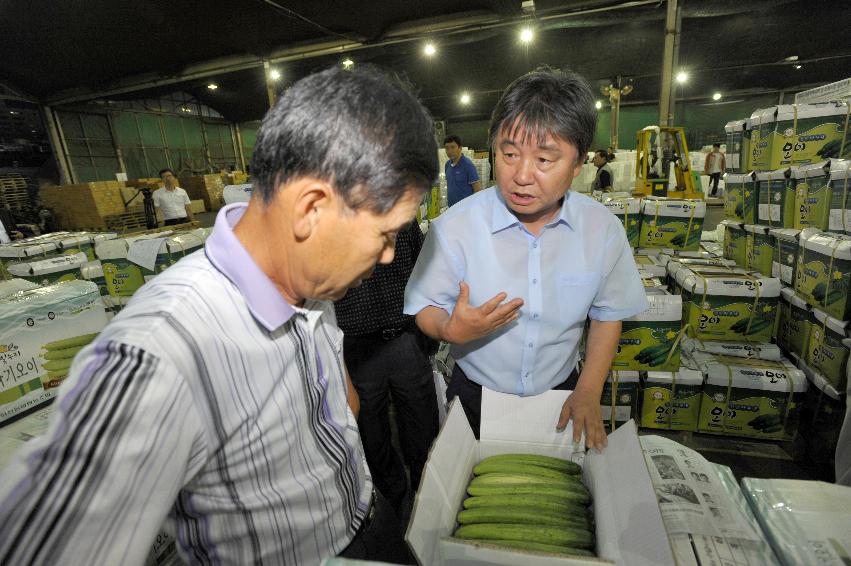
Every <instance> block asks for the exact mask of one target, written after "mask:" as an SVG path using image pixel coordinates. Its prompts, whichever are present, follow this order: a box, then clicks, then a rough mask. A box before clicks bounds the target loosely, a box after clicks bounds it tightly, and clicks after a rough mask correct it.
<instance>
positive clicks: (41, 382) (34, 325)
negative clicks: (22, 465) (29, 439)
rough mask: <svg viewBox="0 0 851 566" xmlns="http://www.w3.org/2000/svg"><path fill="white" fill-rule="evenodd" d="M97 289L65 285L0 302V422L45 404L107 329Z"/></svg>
mask: <svg viewBox="0 0 851 566" xmlns="http://www.w3.org/2000/svg"><path fill="white" fill-rule="evenodd" d="M106 322H107V319H106V314H105V313H104V308H103V302H102V301H101V297H100V293H99V292H98V288H97V285H95V284H94V283H90V282H88V281H66V282H63V283H56V284H54V285H48V286H46V287H39V288H37V289H32V290H29V291H21V292H19V293H15V294H13V295H9V296H8V297H5V298H4V299H2V300H0V423H2V422H3V421H5V420H7V419H10V418H12V417H14V416H16V415H18V414H21V413H23V412H25V411H27V410H29V409H31V408H34V407H36V406H38V405H40V404H42V403H45V402H47V401H48V400H50V399H51V398H53V397H54V395H56V389H57V387H58V386H59V384H60V383H61V382H62V381H63V380H64V379H65V376H66V375H67V374H68V368H69V367H70V366H71V362H72V361H73V359H74V356H75V355H76V354H77V352H78V351H79V350H80V349H81V348H82V347H83V346H84V345H85V344H87V343H88V342H91V341H92V339H93V338H94V336H95V335H96V334H97V333H98V332H100V331H101V330H102V329H103V327H104V326H106Z"/></svg>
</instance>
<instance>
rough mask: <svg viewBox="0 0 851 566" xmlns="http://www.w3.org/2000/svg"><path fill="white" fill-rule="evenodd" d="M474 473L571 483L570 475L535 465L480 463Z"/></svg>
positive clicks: (474, 468)
mask: <svg viewBox="0 0 851 566" xmlns="http://www.w3.org/2000/svg"><path fill="white" fill-rule="evenodd" d="M473 473H474V474H475V475H477V476H481V475H483V474H490V473H503V474H520V475H524V476H541V477H545V478H551V479H554V480H560V481H565V482H568V481H570V475H569V474H566V473H565V472H560V471H558V470H554V469H552V468H546V467H544V466H536V465H534V464H516V463H513V462H480V463H478V464H476V466H474V467H473Z"/></svg>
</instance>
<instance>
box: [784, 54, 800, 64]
mask: <svg viewBox="0 0 851 566" xmlns="http://www.w3.org/2000/svg"><path fill="white" fill-rule="evenodd" d="M785 60H786V61H789V62H790V63H791V62H793V61H797V60H798V56H797V55H789V56H788V57H786V59H785Z"/></svg>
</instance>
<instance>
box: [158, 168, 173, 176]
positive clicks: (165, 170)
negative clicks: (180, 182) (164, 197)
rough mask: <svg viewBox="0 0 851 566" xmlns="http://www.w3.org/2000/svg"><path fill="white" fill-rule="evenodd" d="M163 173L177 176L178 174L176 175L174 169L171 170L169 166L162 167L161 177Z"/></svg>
mask: <svg viewBox="0 0 851 566" xmlns="http://www.w3.org/2000/svg"><path fill="white" fill-rule="evenodd" d="M163 173H171V174H172V175H174V176H175V177H177V175H175V174H174V171H172V170H171V169H169V168H168V167H166V168H165V169H160V172H159V176H160V177H162V176H163Z"/></svg>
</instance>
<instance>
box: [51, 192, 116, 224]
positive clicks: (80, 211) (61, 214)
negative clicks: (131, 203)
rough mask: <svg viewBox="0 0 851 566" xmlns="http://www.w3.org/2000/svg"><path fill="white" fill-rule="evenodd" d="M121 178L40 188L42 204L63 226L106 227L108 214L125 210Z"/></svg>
mask: <svg viewBox="0 0 851 566" xmlns="http://www.w3.org/2000/svg"><path fill="white" fill-rule="evenodd" d="M124 186H125V185H124V183H123V182H122V181H95V182H91V183H78V184H76V185H58V186H50V187H43V188H42V189H41V202H42V204H43V205H44V206H45V207H47V208H49V209H51V210H52V211H53V214H54V216H55V218H56V221H57V223H58V224H59V226H61V227H62V228H63V229H66V230H74V229H106V228H107V223H106V217H107V216H112V215H116V214H122V213H124V212H125V207H124V200H123V196H122V193H121V189H122V188H123V187H124Z"/></svg>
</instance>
